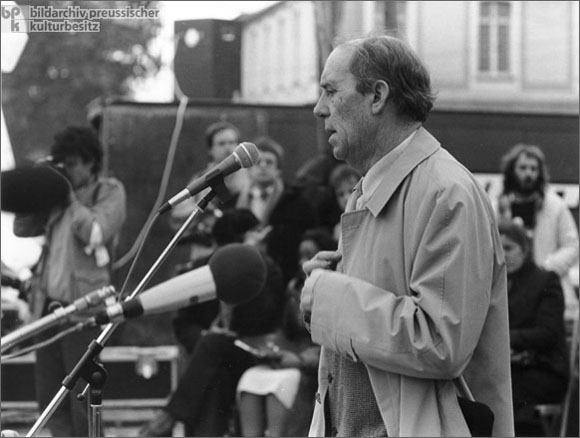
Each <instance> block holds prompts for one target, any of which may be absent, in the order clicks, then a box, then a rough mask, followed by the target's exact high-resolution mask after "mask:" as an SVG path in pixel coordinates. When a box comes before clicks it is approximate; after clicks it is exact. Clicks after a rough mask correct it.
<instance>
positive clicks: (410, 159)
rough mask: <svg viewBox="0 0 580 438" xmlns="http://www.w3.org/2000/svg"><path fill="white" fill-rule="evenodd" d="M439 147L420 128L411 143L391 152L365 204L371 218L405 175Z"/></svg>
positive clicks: (377, 212) (427, 133)
mask: <svg viewBox="0 0 580 438" xmlns="http://www.w3.org/2000/svg"><path fill="white" fill-rule="evenodd" d="M440 147H441V144H440V143H439V142H438V141H437V140H436V139H435V138H434V137H433V136H432V135H431V134H429V132H427V130H426V129H425V128H423V127H421V128H419V130H418V131H417V133H416V134H415V137H413V139H412V141H411V143H409V144H408V145H407V146H406V147H404V148H403V149H401V150H394V151H393V152H391V154H392V156H391V157H390V159H389V163H388V167H387V171H386V172H385V174H384V176H383V180H382V181H381V184H380V185H379V186H378V188H377V190H375V192H374V193H373V194H372V196H371V197H370V199H369V201H368V203H367V208H368V209H369V210H370V212H371V213H372V214H373V216H375V217H376V216H378V215H379V213H380V212H381V210H382V209H383V208H384V207H385V205H386V204H387V202H389V199H391V196H393V193H395V191H396V190H397V187H399V185H400V184H401V182H403V180H404V179H405V178H406V177H407V175H409V174H410V173H411V172H412V171H413V169H415V167H417V165H419V163H421V162H422V161H423V160H425V159H426V158H427V157H429V156H430V155H432V154H433V153H435V152H436V151H437V150H438V149H439V148H440Z"/></svg>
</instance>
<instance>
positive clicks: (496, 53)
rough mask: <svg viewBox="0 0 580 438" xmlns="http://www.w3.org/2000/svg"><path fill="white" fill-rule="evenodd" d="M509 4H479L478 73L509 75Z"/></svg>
mask: <svg viewBox="0 0 580 438" xmlns="http://www.w3.org/2000/svg"><path fill="white" fill-rule="evenodd" d="M511 12H512V11H511V5H510V3H509V2H481V4H480V11H479V62H478V69H479V72H480V73H485V74H488V75H490V76H499V75H505V74H508V73H510V69H511V63H510V20H511Z"/></svg>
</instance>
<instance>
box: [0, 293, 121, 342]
mask: <svg viewBox="0 0 580 438" xmlns="http://www.w3.org/2000/svg"><path fill="white" fill-rule="evenodd" d="M114 294H115V288H114V287H113V286H105V287H102V288H100V289H97V290H95V291H93V292H90V293H88V294H87V295H85V296H83V297H81V298H78V299H76V300H75V301H74V302H73V303H72V304H69V305H68V306H66V307H59V308H57V309H56V310H55V311H54V312H52V313H50V314H48V315H46V316H44V317H42V318H40V319H39V320H36V321H34V322H32V323H30V324H28V325H25V326H24V327H21V328H19V329H17V330H14V331H13V332H11V333H9V334H8V335H6V336H4V337H3V338H2V339H1V340H0V351H4V350H6V349H8V348H10V347H12V345H14V344H16V343H18V342H21V341H23V340H25V339H28V338H30V337H31V336H34V335H35V334H37V333H40V332H41V331H43V330H45V329H47V328H49V327H53V326H55V325H57V324H58V323H59V322H61V321H62V320H64V319H66V318H68V317H69V316H70V315H72V314H73V313H76V312H81V311H83V310H85V309H87V308H89V307H93V306H97V305H98V304H100V303H101V302H102V301H104V300H106V299H107V298H108V297H110V296H111V295H114Z"/></svg>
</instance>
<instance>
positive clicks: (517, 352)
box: [508, 262, 568, 377]
mask: <svg viewBox="0 0 580 438" xmlns="http://www.w3.org/2000/svg"><path fill="white" fill-rule="evenodd" d="M508 302H509V325H510V345H511V348H512V364H513V366H523V367H535V368H542V369H546V370H551V371H553V372H555V373H557V374H559V375H562V376H564V377H567V375H568V360H567V347H566V336H565V331H564V319H563V315H564V295H563V293H562V287H561V285H560V279H559V277H558V275H557V274H556V273H554V272H551V271H546V270H544V269H542V268H540V267H538V266H537V265H536V264H534V263H532V262H528V263H526V264H524V266H522V268H521V269H520V270H519V271H518V272H516V273H514V274H511V275H510V276H509V289H508ZM514 358H519V359H518V360H514Z"/></svg>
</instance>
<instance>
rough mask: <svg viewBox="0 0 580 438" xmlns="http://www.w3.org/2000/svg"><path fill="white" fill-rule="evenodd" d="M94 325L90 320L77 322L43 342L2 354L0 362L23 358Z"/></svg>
mask: <svg viewBox="0 0 580 438" xmlns="http://www.w3.org/2000/svg"><path fill="white" fill-rule="evenodd" d="M94 325H95V324H94V322H93V321H92V320H91V319H87V320H86V321H81V322H78V323H76V324H75V325H73V326H71V327H69V328H67V329H66V330H62V331H60V332H58V333H56V334H55V335H54V336H52V337H50V338H48V339H45V340H44V341H41V342H37V343H35V344H32V345H29V346H28V347H25V348H22V349H20V350H18V351H15V352H14V353H10V354H4V355H2V356H0V361H2V362H4V361H5V360H8V359H13V358H15V357H20V356H24V355H25V354H28V353H30V352H31V351H35V350H39V349H41V348H44V347H46V346H48V345H50V344H54V343H55V342H56V341H58V340H59V339H61V338H64V337H65V336H68V335H69V334H70V333H74V332H77V331H78V332H80V331H81V330H84V328H85V327H91V326H94Z"/></svg>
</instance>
